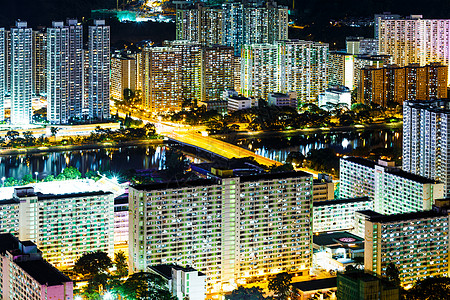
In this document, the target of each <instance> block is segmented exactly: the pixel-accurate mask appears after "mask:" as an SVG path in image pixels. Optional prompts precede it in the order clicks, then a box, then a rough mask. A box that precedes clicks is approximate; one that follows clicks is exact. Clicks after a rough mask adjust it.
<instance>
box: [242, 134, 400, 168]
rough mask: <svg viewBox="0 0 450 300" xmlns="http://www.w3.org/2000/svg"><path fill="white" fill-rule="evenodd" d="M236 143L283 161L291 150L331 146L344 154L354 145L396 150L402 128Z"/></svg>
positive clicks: (247, 140)
mask: <svg viewBox="0 0 450 300" xmlns="http://www.w3.org/2000/svg"><path fill="white" fill-rule="evenodd" d="M237 144H238V145H240V146H241V147H246V148H248V149H251V150H253V151H255V153H256V154H259V155H262V156H264V157H268V158H271V159H273V160H277V161H281V162H284V161H285V160H286V158H287V156H288V154H289V152H291V151H299V152H301V153H303V155H307V154H308V152H309V151H311V150H312V149H321V148H333V149H334V150H335V151H336V152H337V153H341V154H348V153H350V152H352V150H354V149H356V148H357V147H366V148H368V149H374V148H379V147H385V148H392V149H393V150H398V149H401V146H402V130H401V128H395V129H386V130H365V131H359V132H358V131H353V132H329V133H313V134H306V135H295V136H289V137H267V138H254V139H240V140H238V141H237Z"/></svg>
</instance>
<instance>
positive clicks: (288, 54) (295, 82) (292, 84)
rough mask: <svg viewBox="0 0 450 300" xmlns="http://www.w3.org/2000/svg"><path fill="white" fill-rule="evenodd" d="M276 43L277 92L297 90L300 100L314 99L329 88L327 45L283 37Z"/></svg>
mask: <svg viewBox="0 0 450 300" xmlns="http://www.w3.org/2000/svg"><path fill="white" fill-rule="evenodd" d="M276 46H277V51H278V52H277V64H276V67H277V68H278V70H277V71H278V74H277V79H278V86H277V87H278V91H279V92H282V93H288V92H297V99H298V100H299V102H310V103H311V102H316V101H317V97H318V96H319V94H320V93H323V92H324V91H325V90H326V89H327V87H328V52H329V46H328V44H325V43H319V42H312V41H302V40H285V41H279V42H277V43H276Z"/></svg>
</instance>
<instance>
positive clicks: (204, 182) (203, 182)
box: [131, 179, 217, 191]
mask: <svg viewBox="0 0 450 300" xmlns="http://www.w3.org/2000/svg"><path fill="white" fill-rule="evenodd" d="M214 184H217V183H216V181H215V180H212V179H196V180H190V181H171V182H163V183H152V184H136V185H132V186H131V187H132V188H134V189H136V190H139V191H142V190H144V191H153V190H162V189H178V188H190V187H198V186H208V185H214Z"/></svg>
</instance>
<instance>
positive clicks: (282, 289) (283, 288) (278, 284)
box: [268, 272, 292, 300]
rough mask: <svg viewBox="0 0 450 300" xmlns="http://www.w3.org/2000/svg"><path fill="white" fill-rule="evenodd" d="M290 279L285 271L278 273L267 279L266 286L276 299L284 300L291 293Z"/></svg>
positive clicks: (289, 275)
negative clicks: (267, 283)
mask: <svg viewBox="0 0 450 300" xmlns="http://www.w3.org/2000/svg"><path fill="white" fill-rule="evenodd" d="M291 280H292V275H291V274H289V273H287V272H283V273H278V274H277V275H276V276H275V277H273V278H270V279H269V285H268V288H269V290H270V291H272V292H274V293H275V296H276V299H278V300H286V299H288V298H289V297H290V296H291V294H292V285H291Z"/></svg>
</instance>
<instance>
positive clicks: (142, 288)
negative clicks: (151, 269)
mask: <svg viewBox="0 0 450 300" xmlns="http://www.w3.org/2000/svg"><path fill="white" fill-rule="evenodd" d="M121 289H122V292H121V294H122V295H123V296H124V298H125V299H129V300H132V299H133V300H134V299H136V300H177V298H176V297H175V296H172V294H171V293H170V291H169V289H168V287H167V283H166V281H165V279H164V278H162V277H161V276H159V275H156V274H153V273H147V272H139V273H134V274H133V275H131V276H130V277H129V278H128V279H127V281H125V283H124V284H123V285H122V288H121Z"/></svg>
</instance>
